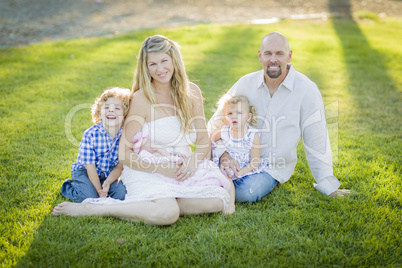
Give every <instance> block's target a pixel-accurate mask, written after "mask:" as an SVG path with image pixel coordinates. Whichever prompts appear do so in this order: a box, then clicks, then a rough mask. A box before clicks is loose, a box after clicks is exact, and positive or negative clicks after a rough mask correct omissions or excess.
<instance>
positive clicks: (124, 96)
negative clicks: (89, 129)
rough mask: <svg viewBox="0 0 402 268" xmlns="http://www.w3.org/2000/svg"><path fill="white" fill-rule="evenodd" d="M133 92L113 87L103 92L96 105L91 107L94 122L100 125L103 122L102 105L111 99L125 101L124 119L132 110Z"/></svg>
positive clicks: (96, 100)
mask: <svg viewBox="0 0 402 268" xmlns="http://www.w3.org/2000/svg"><path fill="white" fill-rule="evenodd" d="M131 96H132V94H131V92H130V90H129V89H128V88H120V87H111V88H108V89H106V90H105V91H103V93H102V94H101V95H100V96H99V97H97V98H96V99H95V103H94V104H93V105H92V107H91V116H92V122H94V123H95V124H98V123H100V122H101V121H102V119H101V118H100V114H101V108H102V105H103V104H104V103H105V102H106V101H107V100H108V99H109V98H118V99H121V100H122V101H123V107H122V108H123V109H124V117H126V115H127V113H128V109H129V108H130V100H131Z"/></svg>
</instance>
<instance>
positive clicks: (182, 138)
mask: <svg viewBox="0 0 402 268" xmlns="http://www.w3.org/2000/svg"><path fill="white" fill-rule="evenodd" d="M180 126H181V124H180V121H179V119H178V118H177V117H176V116H169V117H163V118H160V119H158V120H155V121H152V122H148V123H145V124H144V126H143V131H146V132H147V133H148V138H149V139H151V140H153V141H155V143H156V144H157V145H159V146H161V147H163V148H164V149H166V150H168V151H169V152H176V153H180V154H185V155H187V156H188V155H190V154H191V148H190V146H189V145H190V144H193V143H194V142H195V140H196V133H195V132H192V133H190V134H183V133H182V132H181V130H180ZM139 157H140V158H141V159H142V160H143V161H144V162H149V163H161V165H164V164H166V165H173V163H172V161H177V160H178V157H174V156H169V157H158V156H154V155H153V154H151V153H149V152H148V151H145V150H143V151H141V152H140V153H139ZM120 180H121V182H123V183H124V185H125V186H126V189H127V194H126V197H125V200H123V201H120V200H116V199H113V198H88V199H86V200H84V202H90V203H94V204H102V205H107V204H116V203H129V202H137V201H150V200H155V199H161V198H219V199H222V200H223V202H224V208H226V207H227V206H228V204H229V200H230V197H229V188H230V182H229V181H228V179H227V178H226V177H225V176H224V175H223V174H222V173H221V171H220V170H219V168H218V166H217V165H216V164H214V163H213V162H212V161H210V160H202V161H201V162H200V163H199V165H198V168H197V170H196V172H195V173H194V175H193V176H192V177H190V178H188V179H186V180H184V181H178V180H176V179H174V178H170V177H167V176H164V175H162V174H160V173H153V172H152V173H149V172H142V171H138V170H135V169H132V168H130V167H128V166H126V165H123V172H122V175H121V177H120Z"/></svg>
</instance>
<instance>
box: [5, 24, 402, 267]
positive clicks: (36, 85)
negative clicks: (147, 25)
mask: <svg viewBox="0 0 402 268" xmlns="http://www.w3.org/2000/svg"><path fill="white" fill-rule="evenodd" d="M274 30H277V31H280V32H282V33H284V34H285V35H286V36H288V37H289V40H290V44H291V48H292V50H293V59H292V63H293V65H294V66H295V69H296V70H298V71H300V72H302V73H304V74H306V75H307V76H308V77H310V78H311V79H312V80H313V81H315V82H316V83H317V84H318V86H319V88H320V90H321V93H322V95H323V98H324V103H325V104H326V108H327V120H328V126H329V130H330V136H331V140H332V147H333V152H334V163H335V165H334V169H335V176H337V177H338V178H339V180H340V181H341V188H345V189H351V190H353V191H355V192H356V194H354V195H352V196H348V197H346V198H331V197H327V196H324V195H322V194H321V193H319V192H318V191H316V190H314V188H313V185H312V184H313V182H314V179H313V178H312V175H311V173H310V171H309V168H308V165H307V162H306V159H305V157H304V151H303V148H302V146H300V144H299V147H298V154H299V161H298V164H297V166H296V169H295V173H294V175H293V176H292V178H291V179H290V180H289V181H288V182H287V183H285V184H282V185H280V186H279V187H277V188H276V189H275V190H274V191H273V192H272V193H271V194H269V195H268V196H267V197H265V198H263V200H262V201H261V202H259V203H257V204H253V205H250V204H237V210H236V213H235V214H234V215H231V216H223V215H221V214H213V215H201V216H188V217H182V218H180V219H179V221H178V222H177V223H175V224H174V225H172V226H169V227H155V226H148V225H145V224H143V223H133V222H128V221H124V220H118V219H114V218H96V217H81V218H70V217H65V216H59V217H53V216H50V215H49V213H50V212H51V210H52V208H53V207H54V206H55V205H56V204H58V203H60V202H62V201H65V199H64V198H63V197H62V196H61V195H60V193H59V192H60V187H61V184H62V182H63V181H64V180H65V179H66V178H69V176H70V165H71V163H73V162H74V161H75V160H76V155H77V151H78V147H77V143H78V142H79V141H80V139H81V135H82V132H83V131H84V130H85V129H87V128H88V127H90V126H91V125H92V123H91V118H90V111H89V109H88V105H90V104H92V103H93V101H94V99H95V97H96V96H97V95H99V94H100V92H101V91H102V90H103V89H104V88H107V87H109V86H120V87H128V88H130V86H131V82H132V73H133V71H134V68H135V65H136V54H137V53H138V50H139V47H140V45H141V43H142V41H143V40H144V39H145V38H146V37H147V36H149V35H153V34H163V35H166V36H167V37H169V38H170V39H173V40H176V41H178V42H179V43H180V44H181V46H182V47H183V48H182V54H183V57H184V61H185V63H186V66H187V71H188V74H189V77H190V78H191V80H192V81H194V82H195V83H197V84H198V85H199V86H200V88H201V89H202V91H203V94H204V97H205V98H206V101H205V113H206V116H207V118H209V117H210V116H211V115H212V113H213V111H214V109H215V103H216V101H217V99H218V97H219V96H220V95H221V94H223V93H224V92H226V90H228V89H229V88H230V87H231V86H232V85H233V84H234V83H235V82H236V81H237V79H239V78H240V77H241V76H243V75H244V74H246V73H249V72H252V71H256V70H259V69H260V68H261V66H260V63H259V61H258V57H257V50H258V48H259V43H260V40H261V38H262V37H263V35H264V34H266V33H268V32H270V31H274ZM401 43H402V20H400V19H392V18H387V19H378V18H374V19H367V20H362V21H358V22H355V21H350V20H328V21H286V20H285V21H281V22H279V23H276V24H269V25H237V24H236V25H233V24H230V25H217V24H208V25H196V26H188V27H180V28H172V29H170V28H161V29H153V30H144V31H138V32H134V33H130V34H127V35H123V36H117V37H110V38H108V37H102V38H87V39H76V40H69V41H63V42H50V43H42V44H37V45H30V46H27V47H16V48H3V49H0V81H1V83H0V117H1V122H0V215H1V216H0V232H1V238H0V262H1V266H2V267H11V266H15V265H16V266H17V267H49V266H50V267H65V266H68V267H111V266H124V267H165V266H177V267H185V266H198V267H222V266H223V267H284V266H286V267H288V266H290V267H310V266H315V267H327V266H341V267H344V266H351V267H356V266H377V267H378V266H380V267H383V266H390V267H400V266H402V251H401V238H402V237H401V231H402V222H401V220H402V219H401V203H402V202H401V193H402V186H401V177H402V176H401V163H402V144H401V138H402V131H401V123H402V122H401V115H402V103H401V99H402V98H401V91H402V57H401V56H402V46H401ZM74 111H76V112H74ZM71 115H74V116H71ZM70 122H71V127H70V124H69V123H70ZM118 238H123V239H124V243H118V242H117V239H118Z"/></svg>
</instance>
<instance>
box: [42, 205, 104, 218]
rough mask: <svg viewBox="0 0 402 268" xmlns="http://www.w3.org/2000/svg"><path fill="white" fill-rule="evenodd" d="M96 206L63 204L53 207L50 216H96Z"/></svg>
mask: <svg viewBox="0 0 402 268" xmlns="http://www.w3.org/2000/svg"><path fill="white" fill-rule="evenodd" d="M95 207H96V205H92V204H88V203H71V202H63V203H61V204H58V205H57V206H55V207H54V209H53V211H52V213H50V215H54V216H57V215H67V216H93V215H98V213H97V212H96V209H94V208H95Z"/></svg>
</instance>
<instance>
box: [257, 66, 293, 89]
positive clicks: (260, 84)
mask: <svg viewBox="0 0 402 268" xmlns="http://www.w3.org/2000/svg"><path fill="white" fill-rule="evenodd" d="M288 66H289V72H288V74H287V75H286V77H285V79H284V80H283V82H282V84H281V85H283V86H284V87H286V88H287V89H289V90H290V91H293V85H294V80H295V75H296V71H295V69H294V68H293V65H292V64H288ZM260 72H261V73H260V75H259V76H258V79H257V88H260V87H261V88H264V85H265V81H264V70H261V71H260Z"/></svg>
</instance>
